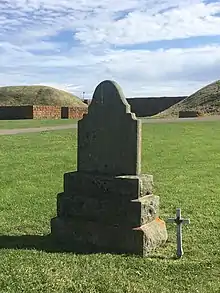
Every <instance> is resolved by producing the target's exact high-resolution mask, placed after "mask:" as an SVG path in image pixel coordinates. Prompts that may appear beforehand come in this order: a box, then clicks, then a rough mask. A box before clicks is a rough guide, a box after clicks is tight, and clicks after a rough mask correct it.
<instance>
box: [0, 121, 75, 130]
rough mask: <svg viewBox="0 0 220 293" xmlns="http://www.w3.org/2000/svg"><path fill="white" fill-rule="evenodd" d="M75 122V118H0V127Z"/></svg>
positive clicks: (40, 125) (30, 126)
mask: <svg viewBox="0 0 220 293" xmlns="http://www.w3.org/2000/svg"><path fill="white" fill-rule="evenodd" d="M75 123H77V119H45V120H38V119H21V120H0V129H14V128H35V127H49V126H59V125H66V124H75Z"/></svg>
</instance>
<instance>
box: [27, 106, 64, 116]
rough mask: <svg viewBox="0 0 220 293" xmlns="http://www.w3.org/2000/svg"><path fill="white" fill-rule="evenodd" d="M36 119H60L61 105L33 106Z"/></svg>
mask: <svg viewBox="0 0 220 293" xmlns="http://www.w3.org/2000/svg"><path fill="white" fill-rule="evenodd" d="M33 118H34V119H60V118H61V107H60V106H33Z"/></svg>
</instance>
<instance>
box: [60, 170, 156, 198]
mask: <svg viewBox="0 0 220 293" xmlns="http://www.w3.org/2000/svg"><path fill="white" fill-rule="evenodd" d="M85 183H86V184H85ZM152 191H153V176H152V175H147V174H142V175H139V176H137V175H135V176H106V175H102V174H91V173H84V172H70V173H66V174H64V192H66V193H68V194H69V195H74V194H77V195H79V194H80V196H82V197H84V196H85V197H90V196H93V195H95V196H96V198H100V199H101V198H104V197H105V196H108V197H111V199H112V200H113V197H116V198H118V197H119V196H121V197H123V198H124V199H127V200H132V199H135V196H136V198H137V197H138V196H139V194H140V196H144V195H148V194H151V193H152Z"/></svg>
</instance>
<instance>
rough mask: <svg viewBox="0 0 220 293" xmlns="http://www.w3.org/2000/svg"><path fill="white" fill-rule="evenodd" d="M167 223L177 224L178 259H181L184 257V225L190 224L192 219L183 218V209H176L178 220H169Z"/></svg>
mask: <svg viewBox="0 0 220 293" xmlns="http://www.w3.org/2000/svg"><path fill="white" fill-rule="evenodd" d="M167 223H175V224H176V225H177V226H176V235H177V257H178V258H181V257H182V255H183V245H182V225H183V224H190V219H183V218H181V209H180V208H177V209H176V218H169V219H167Z"/></svg>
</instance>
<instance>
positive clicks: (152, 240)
mask: <svg viewBox="0 0 220 293" xmlns="http://www.w3.org/2000/svg"><path fill="white" fill-rule="evenodd" d="M152 189H153V176H152V175H148V174H141V121H140V120H138V119H137V118H136V116H135V114H133V113H131V111H130V106H129V104H128V103H127V101H126V99H125V97H124V95H123V93H122V91H121V89H120V87H119V86H118V85H117V84H116V83H115V82H112V81H104V82H102V83H100V84H99V85H98V86H97V88H96V90H95V92H94V95H93V99H92V102H91V104H90V106H89V109H88V114H87V115H84V117H83V119H82V120H80V121H79V122H78V152H77V171H75V172H70V173H66V174H64V192H62V193H60V194H58V199H57V217H56V218H54V219H52V220H51V235H52V236H54V237H55V238H56V240H57V241H58V240H59V241H61V242H62V245H63V249H64V250H66V249H68V250H70V251H75V250H76V249H78V248H79V249H83V250H84V251H85V252H112V253H129V254H137V255H142V256H145V255H147V254H148V253H149V252H150V251H151V250H152V249H154V248H156V247H157V246H159V245H162V244H163V243H165V242H166V240H167V231H166V226H165V223H164V222H163V221H162V220H159V218H158V217H159V197H158V196H154V195H153V194H152Z"/></svg>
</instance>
